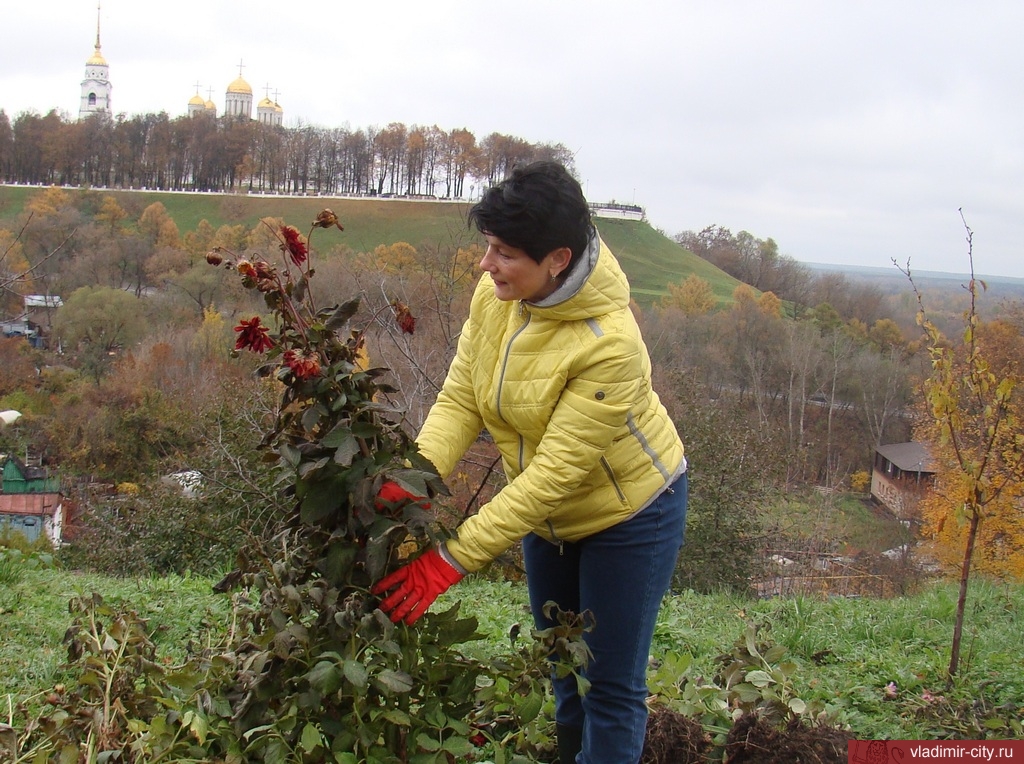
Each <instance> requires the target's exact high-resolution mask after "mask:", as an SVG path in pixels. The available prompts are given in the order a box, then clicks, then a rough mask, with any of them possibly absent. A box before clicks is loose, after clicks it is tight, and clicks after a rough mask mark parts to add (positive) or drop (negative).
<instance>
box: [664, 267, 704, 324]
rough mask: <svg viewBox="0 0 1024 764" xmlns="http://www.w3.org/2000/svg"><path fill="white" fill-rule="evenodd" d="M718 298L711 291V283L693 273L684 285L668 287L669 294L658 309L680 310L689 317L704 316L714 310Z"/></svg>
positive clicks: (684, 281)
mask: <svg viewBox="0 0 1024 764" xmlns="http://www.w3.org/2000/svg"><path fill="white" fill-rule="evenodd" d="M717 304H718V298H716V297H715V293H714V292H713V291H712V289H711V282H710V281H708V280H707V279H702V278H701V277H700V276H698V275H697V274H696V273H691V274H690V275H689V276H687V277H686V279H684V280H683V283H682V284H672V283H670V284H669V285H668V294H667V295H665V296H664V297H662V298H661V301H660V302H659V303H658V307H659V308H661V309H662V310H671V309H674V310H680V311H682V312H683V314H684V315H687V316H703V315H705V314H707V313H710V312H711V311H712V310H714V307H715V305H717Z"/></svg>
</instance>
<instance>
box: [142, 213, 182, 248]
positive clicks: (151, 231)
mask: <svg viewBox="0 0 1024 764" xmlns="http://www.w3.org/2000/svg"><path fill="white" fill-rule="evenodd" d="M139 231H141V232H142V233H143V235H145V236H146V237H147V238H149V240H150V241H151V242H152V243H153V246H154V247H167V248H169V249H180V247H181V235H180V234H179V233H178V224H177V223H175V222H174V219H173V218H172V217H171V215H170V213H169V212H167V208H166V207H164V205H163V204H161V203H160V202H153V203H152V204H151V205H149V206H148V207H146V209H144V210H143V211H142V215H140V216H139Z"/></svg>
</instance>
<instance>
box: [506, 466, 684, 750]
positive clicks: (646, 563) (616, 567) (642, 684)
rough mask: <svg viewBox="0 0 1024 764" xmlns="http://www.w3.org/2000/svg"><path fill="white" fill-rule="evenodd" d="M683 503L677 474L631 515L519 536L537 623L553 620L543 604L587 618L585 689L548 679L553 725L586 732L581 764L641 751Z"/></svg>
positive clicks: (680, 533)
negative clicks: (581, 529) (566, 533)
mask: <svg viewBox="0 0 1024 764" xmlns="http://www.w3.org/2000/svg"><path fill="white" fill-rule="evenodd" d="M686 501H687V478H686V475H685V474H684V475H682V476H681V477H680V478H679V479H678V480H676V482H675V483H674V484H673V485H672V487H671V488H669V489H668V490H666V491H664V492H663V493H662V494H661V496H659V497H658V498H657V499H656V500H655V501H654V502H653V503H652V504H651V505H650V506H648V507H647V508H646V509H644V510H643V511H642V512H640V513H639V514H638V515H636V516H635V517H632V518H630V519H629V520H627V521H626V522H624V523H620V524H619V525H615V526H613V527H611V528H608V529H607V530H604V531H601V532H600V533H595V534H594V535H593V536H589V537H587V538H585V539H583V540H581V541H579V542H577V543H574V544H569V543H566V544H563V545H562V546H561V547H559V546H558V545H556V544H552V543H551V542H550V541H548V540H546V539H544V538H541V537H540V536H537V535H536V534H530V535H529V536H527V537H526V538H525V539H523V559H524V561H525V563H526V578H527V585H528V588H529V592H530V607H531V609H532V610H533V618H534V621H535V622H536V624H537V627H538V628H541V629H545V628H549V627H551V626H553V625H555V624H554V623H553V622H552V621H550V620H548V619H546V618H545V617H544V614H543V612H542V608H543V607H544V603H545V602H548V601H549V600H554V601H555V602H556V603H558V605H559V607H561V608H562V609H563V610H571V611H573V612H576V613H581V612H583V611H584V610H589V611H591V612H592V613H593V614H594V620H595V625H594V629H593V630H592V631H590V632H589V633H587V634H586V635H585V637H584V639H585V641H586V643H587V645H588V646H589V647H590V651H591V652H592V653H593V658H592V659H591V661H590V664H589V666H588V667H587V669H586V672H585V673H586V677H587V679H588V680H589V681H590V690H589V691H588V692H587V693H586V695H584V696H583V697H580V696H579V694H578V693H577V692H576V681H575V679H573V677H572V676H569V677H566V678H564V679H558V678H556V677H552V681H553V683H554V694H555V721H556V722H558V723H559V724H563V725H566V726H570V727H577V728H581V729H582V730H583V750H582V752H581V753H580V755H579V756H578V757H577V759H576V761H577V763H578V764H636V762H638V761H639V760H640V755H641V754H642V753H643V745H644V735H645V733H646V730H647V705H646V698H647V662H648V657H649V656H648V654H649V651H650V649H651V640H652V639H653V638H654V626H655V622H656V620H657V617H658V610H659V609H660V607H661V600H662V597H664V595H665V592H666V591H668V587H669V584H670V583H671V581H672V573H673V571H674V569H675V565H676V557H677V556H678V554H679V549H680V547H682V545H683V536H684V533H685V529H686Z"/></svg>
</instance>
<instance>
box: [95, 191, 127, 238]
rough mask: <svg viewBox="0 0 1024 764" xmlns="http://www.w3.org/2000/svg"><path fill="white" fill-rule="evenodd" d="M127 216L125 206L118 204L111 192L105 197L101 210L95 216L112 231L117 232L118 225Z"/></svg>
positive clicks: (97, 220)
mask: <svg viewBox="0 0 1024 764" xmlns="http://www.w3.org/2000/svg"><path fill="white" fill-rule="evenodd" d="M127 217H128V213H127V212H125V210H124V207H122V206H121V205H120V204H118V202H117V199H115V198H114V197H113V196H111V195H110V194H107V195H106V196H104V197H103V201H102V202H101V203H100V209H99V211H98V212H97V213H96V214H95V215H94V216H93V218H94V219H95V220H96V222H97V223H102V224H103V225H104V226H106V227H107V228H109V229H110V232H111V233H114V232H116V230H117V227H118V226H119V225H121V222H122V221H123V220H124V219H125V218H127Z"/></svg>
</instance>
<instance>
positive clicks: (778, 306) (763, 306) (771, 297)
mask: <svg viewBox="0 0 1024 764" xmlns="http://www.w3.org/2000/svg"><path fill="white" fill-rule="evenodd" d="M757 308H758V310H760V311H761V312H762V313H764V315H766V316H772V317H773V318H781V317H782V300H780V299H779V298H778V296H777V295H776V294H775V293H774V292H765V293H763V294H762V295H761V296H760V297H758V298H757Z"/></svg>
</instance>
